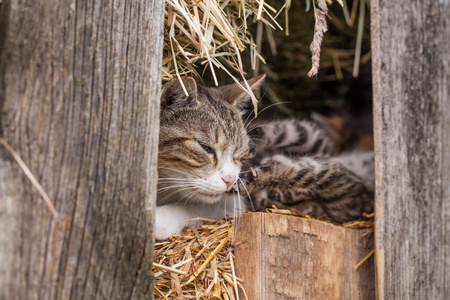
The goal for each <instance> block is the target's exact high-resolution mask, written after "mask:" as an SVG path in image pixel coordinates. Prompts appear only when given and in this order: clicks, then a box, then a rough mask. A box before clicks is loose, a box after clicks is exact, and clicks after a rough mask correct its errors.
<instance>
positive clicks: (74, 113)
mask: <svg viewBox="0 0 450 300" xmlns="http://www.w3.org/2000/svg"><path fill="white" fill-rule="evenodd" d="M163 18H164V1H162V0H150V1H148V0H139V1H109V0H106V1H90V0H79V1H70V0H61V1H60V0H47V1H34V0H25V1H3V4H2V9H1V14H0V22H1V24H0V138H1V139H2V141H5V142H6V143H7V144H9V145H10V147H11V148H12V149H13V150H14V151H15V152H17V153H18V155H19V156H20V157H21V159H22V160H23V161H24V163H25V165H27V166H28V168H29V170H30V171H31V173H32V174H34V176H35V177H36V178H37V181H38V182H39V183H40V184H41V185H42V187H43V189H44V190H45V191H46V193H47V194H48V196H49V197H50V202H51V203H53V205H54V206H55V209H56V211H57V212H58V213H59V218H54V217H53V216H52V214H51V212H50V210H49V208H48V207H47V206H46V205H45V202H44V200H43V199H42V198H41V195H40V194H39V193H38V192H37V190H36V188H35V187H34V186H33V185H32V184H31V183H30V180H29V179H28V178H27V177H26V176H25V175H24V171H23V170H22V168H21V167H20V166H19V164H18V163H17V161H16V160H15V159H14V158H13V156H12V155H11V153H10V152H9V151H7V150H6V148H5V147H4V146H2V145H0V299H12V300H13V299H27V300H33V299H151V298H152V282H153V275H152V273H151V264H152V257H153V234H152V225H151V224H152V221H153V213H154V210H153V209H152V208H153V206H154V203H155V199H156V180H155V178H156V177H157V169H156V163H157V162H156V160H157V152H158V149H157V148H158V129H159V126H158V125H159V99H158V96H159V92H160V86H161V76H160V73H161V60H162V45H163V25H164V22H163Z"/></svg>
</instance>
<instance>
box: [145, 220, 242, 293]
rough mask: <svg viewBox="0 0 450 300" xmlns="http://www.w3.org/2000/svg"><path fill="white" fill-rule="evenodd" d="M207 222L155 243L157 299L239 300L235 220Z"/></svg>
mask: <svg viewBox="0 0 450 300" xmlns="http://www.w3.org/2000/svg"><path fill="white" fill-rule="evenodd" d="M205 223H206V224H205V225H202V226H201V227H199V228H193V227H190V228H187V229H186V230H185V231H184V232H182V233H181V234H177V235H174V236H173V237H171V238H169V239H168V240H166V241H163V242H160V243H155V258H154V263H153V272H154V273H155V291H154V297H155V299H239V296H238V295H237V293H238V290H239V289H241V290H242V285H241V282H242V280H241V279H239V278H237V277H236V275H235V272H234V259H233V258H234V257H233V253H232V247H231V244H232V239H233V238H234V230H233V225H232V221H231V220H226V221H225V220H221V221H212V220H205ZM244 294H245V293H244Z"/></svg>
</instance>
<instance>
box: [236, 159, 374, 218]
mask: <svg viewBox="0 0 450 300" xmlns="http://www.w3.org/2000/svg"><path fill="white" fill-rule="evenodd" d="M255 172H256V176H253V175H252V172H247V173H246V177H247V180H246V181H247V182H246V187H245V189H244V187H241V189H242V190H247V191H248V193H249V195H250V198H251V201H252V204H253V206H254V209H255V210H264V209H265V208H267V207H271V206H272V205H275V206H277V207H278V208H297V209H298V210H300V211H301V212H304V213H308V214H310V215H312V216H314V217H318V216H320V215H322V214H323V213H326V215H327V217H328V218H329V219H330V220H332V221H335V222H340V223H342V222H347V221H350V220H355V219H358V218H359V217H360V216H361V214H362V212H371V211H372V210H373V196H374V163H373V152H372V151H369V152H353V153H344V154H341V155H338V156H333V157H329V156H303V157H295V158H288V157H286V156H284V155H280V154H279V155H275V156H272V157H266V158H265V159H263V161H262V164H261V166H259V167H257V168H256V169H255V170H254V173H255Z"/></svg>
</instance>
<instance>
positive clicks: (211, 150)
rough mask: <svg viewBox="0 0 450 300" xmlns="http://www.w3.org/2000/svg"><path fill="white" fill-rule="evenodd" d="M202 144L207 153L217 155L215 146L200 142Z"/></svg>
mask: <svg viewBox="0 0 450 300" xmlns="http://www.w3.org/2000/svg"><path fill="white" fill-rule="evenodd" d="M199 144H200V146H201V147H202V148H203V150H205V151H206V152H207V153H209V154H212V155H213V156H214V157H216V152H214V150H213V148H211V147H210V146H208V145H206V144H203V143H200V142H199Z"/></svg>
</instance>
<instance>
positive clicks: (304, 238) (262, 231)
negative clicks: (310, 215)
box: [235, 213, 375, 300]
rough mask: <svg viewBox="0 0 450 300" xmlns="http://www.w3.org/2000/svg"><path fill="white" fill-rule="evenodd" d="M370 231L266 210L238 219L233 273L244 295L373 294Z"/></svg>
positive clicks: (310, 296)
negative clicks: (234, 270)
mask: <svg viewBox="0 0 450 300" xmlns="http://www.w3.org/2000/svg"><path fill="white" fill-rule="evenodd" d="M372 250H373V234H372V233H370V232H368V231H367V230H355V229H346V228H342V227H338V226H334V225H331V224H327V223H324V222H321V221H315V220H307V219H303V218H298V217H293V216H284V215H276V214H268V213H248V214H244V215H242V216H241V217H240V218H239V225H238V227H237V233H236V246H235V255H236V272H237V274H236V275H237V276H238V277H239V278H242V279H243V280H244V283H243V285H244V287H245V289H246V292H247V295H248V298H249V299H259V300H264V299H267V300H270V299H374V298H375V273H374V259H373V257H371V258H370V259H369V260H368V261H366V262H365V263H364V264H363V265H362V266H361V267H360V268H359V269H358V270H356V271H355V269H354V268H355V266H356V265H357V264H358V263H359V262H360V261H361V260H362V259H363V258H364V257H366V256H367V255H368V254H369V253H370V251H372Z"/></svg>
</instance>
